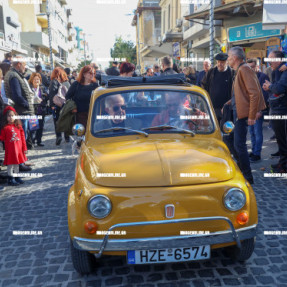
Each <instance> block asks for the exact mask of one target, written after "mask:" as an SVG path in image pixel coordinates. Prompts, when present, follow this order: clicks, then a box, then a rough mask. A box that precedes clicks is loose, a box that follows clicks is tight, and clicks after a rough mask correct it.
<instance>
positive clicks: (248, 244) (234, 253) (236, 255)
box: [226, 238, 255, 262]
mask: <svg viewBox="0 0 287 287" xmlns="http://www.w3.org/2000/svg"><path fill="white" fill-rule="evenodd" d="M254 247H255V238H250V239H246V240H243V241H242V242H241V249H239V248H238V247H237V246H230V247H227V248H226V253H227V255H228V256H229V257H230V258H231V259H232V260H234V261H241V262H242V261H246V260H248V259H249V258H250V257H251V255H252V253H253V251H254Z"/></svg>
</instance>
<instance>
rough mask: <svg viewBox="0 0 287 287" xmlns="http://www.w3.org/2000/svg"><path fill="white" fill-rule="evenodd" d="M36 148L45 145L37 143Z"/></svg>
mask: <svg viewBox="0 0 287 287" xmlns="http://www.w3.org/2000/svg"><path fill="white" fill-rule="evenodd" d="M37 146H45V145H44V144H42V143H37Z"/></svg>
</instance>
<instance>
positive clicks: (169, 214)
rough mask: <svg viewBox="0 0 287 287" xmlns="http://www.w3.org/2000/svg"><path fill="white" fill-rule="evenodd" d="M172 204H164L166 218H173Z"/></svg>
mask: <svg viewBox="0 0 287 287" xmlns="http://www.w3.org/2000/svg"><path fill="white" fill-rule="evenodd" d="M174 210H175V208H174V205H173V204H167V205H166V206H165V217H166V218H173V217H174Z"/></svg>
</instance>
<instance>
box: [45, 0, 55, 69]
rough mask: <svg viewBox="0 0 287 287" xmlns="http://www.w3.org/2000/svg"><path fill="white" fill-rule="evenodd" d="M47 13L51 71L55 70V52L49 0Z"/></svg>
mask: <svg viewBox="0 0 287 287" xmlns="http://www.w3.org/2000/svg"><path fill="white" fill-rule="evenodd" d="M46 13H47V18H48V36H49V49H50V62H51V70H52V71H53V70H54V65H53V50H52V34H51V19H50V16H51V11H50V9H49V0H47V1H46Z"/></svg>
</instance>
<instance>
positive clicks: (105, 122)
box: [95, 94, 141, 130]
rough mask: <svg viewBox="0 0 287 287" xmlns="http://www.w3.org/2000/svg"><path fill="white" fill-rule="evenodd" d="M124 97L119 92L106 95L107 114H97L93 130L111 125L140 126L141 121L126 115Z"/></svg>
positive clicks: (136, 127)
mask: <svg viewBox="0 0 287 287" xmlns="http://www.w3.org/2000/svg"><path fill="white" fill-rule="evenodd" d="M126 109H127V106H126V105H125V99H124V97H123V96H122V95H120V94H115V95H111V96H107V97H106V99H105V112H106V113H107V115H99V116H97V121H96V126H95V130H102V129H109V128H113V127H129V128H133V129H139V128H141V121H140V120H138V119H131V118H127V117H126Z"/></svg>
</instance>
